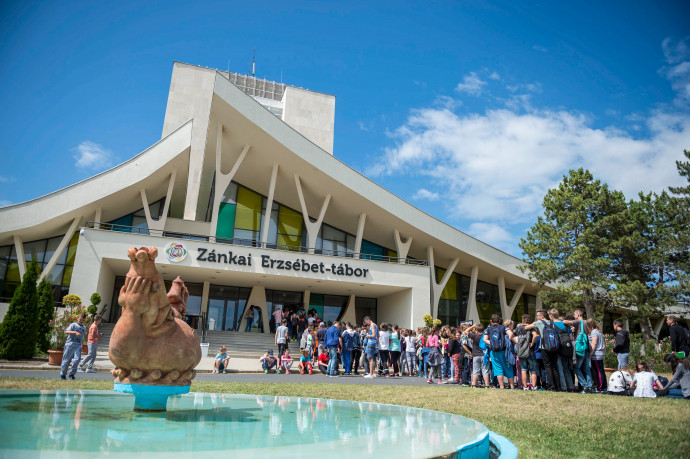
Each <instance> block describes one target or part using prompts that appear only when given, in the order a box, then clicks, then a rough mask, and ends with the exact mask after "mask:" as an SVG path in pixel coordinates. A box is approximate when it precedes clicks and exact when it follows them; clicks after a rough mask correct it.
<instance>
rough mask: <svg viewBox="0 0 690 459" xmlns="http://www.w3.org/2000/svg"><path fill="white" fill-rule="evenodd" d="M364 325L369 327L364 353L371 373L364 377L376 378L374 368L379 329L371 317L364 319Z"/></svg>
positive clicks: (365, 336) (365, 337)
mask: <svg viewBox="0 0 690 459" xmlns="http://www.w3.org/2000/svg"><path fill="white" fill-rule="evenodd" d="M364 324H365V325H366V327H367V334H366V335H364V353H365V355H366V356H367V361H368V362H369V372H368V373H367V374H365V375H364V377H365V378H375V377H376V373H375V372H374V366H375V362H376V346H377V344H378V337H379V329H378V327H377V326H376V324H375V323H374V321H373V320H371V317H369V316H366V317H365V318H364Z"/></svg>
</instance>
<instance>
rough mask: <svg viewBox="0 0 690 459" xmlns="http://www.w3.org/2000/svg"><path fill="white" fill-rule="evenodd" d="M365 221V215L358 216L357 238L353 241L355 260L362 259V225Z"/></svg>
mask: <svg viewBox="0 0 690 459" xmlns="http://www.w3.org/2000/svg"><path fill="white" fill-rule="evenodd" d="M366 221H367V214H365V213H364V212H362V213H361V214H359V222H358V223H357V236H356V239H355V253H356V254H357V258H362V257H361V254H362V237H363V236H364V223H365V222H366Z"/></svg>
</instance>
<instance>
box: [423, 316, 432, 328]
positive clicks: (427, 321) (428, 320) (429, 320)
mask: <svg viewBox="0 0 690 459" xmlns="http://www.w3.org/2000/svg"><path fill="white" fill-rule="evenodd" d="M422 320H423V321H424V323H425V324H426V326H427V327H431V326H432V325H433V324H434V318H433V317H431V316H430V315H429V314H424V316H423V317H422Z"/></svg>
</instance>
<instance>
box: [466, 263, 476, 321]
mask: <svg viewBox="0 0 690 459" xmlns="http://www.w3.org/2000/svg"><path fill="white" fill-rule="evenodd" d="M478 277H479V266H472V274H470V293H469V298H468V299H467V318H466V320H471V321H472V323H477V322H479V310H477V278H478Z"/></svg>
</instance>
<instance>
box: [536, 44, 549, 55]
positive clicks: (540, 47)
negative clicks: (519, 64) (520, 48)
mask: <svg viewBox="0 0 690 459" xmlns="http://www.w3.org/2000/svg"><path fill="white" fill-rule="evenodd" d="M532 49H533V50H535V51H539V52H540V53H548V52H549V50H548V49H546V48H544V47H543V46H541V45H532Z"/></svg>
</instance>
